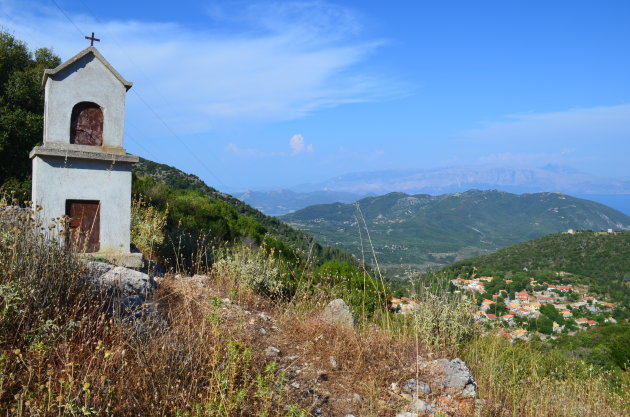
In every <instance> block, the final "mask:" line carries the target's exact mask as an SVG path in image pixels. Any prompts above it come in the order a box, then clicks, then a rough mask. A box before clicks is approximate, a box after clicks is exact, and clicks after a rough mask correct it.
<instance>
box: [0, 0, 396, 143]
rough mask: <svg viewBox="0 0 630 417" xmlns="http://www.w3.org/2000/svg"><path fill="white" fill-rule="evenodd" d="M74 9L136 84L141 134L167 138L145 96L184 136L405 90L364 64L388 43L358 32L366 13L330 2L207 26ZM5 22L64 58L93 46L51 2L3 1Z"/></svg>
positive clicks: (248, 13) (281, 6)
mask: <svg viewBox="0 0 630 417" xmlns="http://www.w3.org/2000/svg"><path fill="white" fill-rule="evenodd" d="M77 7H79V6H77ZM66 12H67V14H68V16H69V17H70V18H71V19H72V20H73V21H74V22H75V24H76V25H77V26H78V28H79V30H80V31H82V32H84V33H88V32H87V30H88V29H89V31H90V32H91V31H92V30H94V31H95V32H96V36H97V37H99V38H101V39H102V42H101V43H99V44H97V47H98V48H99V50H100V51H101V52H102V53H103V55H104V56H105V57H106V58H107V59H108V60H109V61H110V62H111V63H112V65H113V66H114V67H116V68H117V69H118V70H119V72H120V73H121V74H122V75H123V76H124V77H125V78H127V79H129V80H130V81H132V82H134V87H133V89H132V91H130V93H129V94H128V116H127V118H128V119H130V120H135V121H136V124H137V125H140V126H141V128H142V131H138V132H134V133H135V134H136V135H137V136H146V135H148V134H155V135H160V134H161V135H163V136H168V133H167V132H165V131H164V128H163V126H162V125H161V122H159V121H156V120H155V117H154V116H153V115H152V111H151V110H149V109H147V108H146V106H145V105H144V104H143V103H142V101H146V102H148V103H150V105H151V107H153V109H154V110H155V111H156V112H157V113H158V114H159V115H160V116H161V117H162V118H163V119H164V121H165V122H166V123H167V124H169V126H171V127H172V128H173V129H174V130H175V131H177V132H178V133H179V134H192V133H200V132H207V131H209V130H212V129H213V128H214V127H215V126H217V125H221V124H225V123H232V122H235V123H241V122H243V121H262V122H269V121H279V120H290V119H295V118H299V117H303V116H305V115H307V114H309V113H311V112H313V111H316V110H318V109H320V108H324V107H331V106H338V105H342V104H346V103H356V102H364V101H372V100H378V99H381V98H384V97H391V96H392V95H397V94H398V93H399V91H397V89H398V87H396V86H394V85H393V84H391V83H389V82H387V81H385V80H382V79H379V78H378V77H375V76H372V75H370V74H366V73H364V72H363V71H361V70H360V68H359V66H360V64H361V63H363V62H364V61H365V60H366V59H367V58H368V56H369V55H370V54H372V53H373V52H374V51H375V50H376V49H377V48H378V47H379V45H381V44H382V42H380V41H363V40H360V39H358V38H357V37H356V36H355V35H356V34H357V33H359V32H360V23H359V17H358V16H357V15H355V14H354V13H353V11H352V10H350V9H346V8H341V7H338V6H334V5H330V4H327V3H325V2H295V3H293V2H290V3H273V4H271V5H268V4H262V3H258V4H251V5H249V6H246V7H244V8H243V9H242V10H241V9H239V10H238V12H239V13H235V12H234V13H233V11H230V10H227V11H226V10H223V11H222V12H216V13H212V14H211V13H209V14H210V15H211V16H210V17H208V27H209V29H208V30H207V31H204V30H197V29H192V28H189V27H186V26H183V25H181V24H179V23H175V22H166V23H165V22H146V21H142V22H141V21H137V20H123V19H124V18H121V19H119V20H108V21H102V20H101V19H99V20H98V21H97V20H95V18H94V17H93V16H91V15H90V13H89V12H88V11H87V10H85V13H78V12H76V11H74V10H70V9H66ZM226 16H227V17H226ZM232 16H239V18H238V19H235V18H233V17H232ZM213 18H214V19H215V20H212V19H213ZM217 19H218V20H217ZM220 19H224V20H220ZM229 19H232V20H229ZM0 26H1V27H2V28H3V29H5V30H9V31H10V32H12V33H13V34H14V35H15V36H16V37H17V38H18V39H22V40H25V41H27V42H28V44H29V46H30V47H31V48H36V47H41V46H52V47H53V49H54V50H55V52H56V53H57V54H59V55H61V57H62V59H67V58H69V57H71V56H72V55H74V54H75V53H76V52H78V51H79V50H80V49H82V48H84V47H85V46H87V42H86V41H85V40H84V39H83V38H82V36H81V35H80V34H79V30H77V28H75V27H74V26H73V25H72V24H70V22H68V20H67V19H66V17H64V15H63V14H62V13H61V12H60V11H59V10H58V9H56V8H54V7H52V6H51V5H50V4H49V3H47V2H37V1H34V0H4V1H1V2H0ZM51 34H54V35H51ZM134 93H137V94H138V95H136V94H134Z"/></svg>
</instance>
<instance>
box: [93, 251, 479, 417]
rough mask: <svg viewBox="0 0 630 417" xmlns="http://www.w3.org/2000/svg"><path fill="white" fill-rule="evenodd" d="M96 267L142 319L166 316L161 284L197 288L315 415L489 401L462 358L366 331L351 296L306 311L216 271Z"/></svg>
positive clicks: (403, 412)
mask: <svg viewBox="0 0 630 417" xmlns="http://www.w3.org/2000/svg"><path fill="white" fill-rule="evenodd" d="M89 265H90V268H92V271H93V276H94V279H95V281H96V282H98V283H100V284H101V285H105V286H106V287H107V288H109V289H112V288H117V290H116V291H117V294H118V297H119V300H121V301H120V302H118V303H117V305H119V306H123V307H124V311H126V313H125V314H128V315H129V317H132V318H133V319H134V320H135V321H136V323H137V324H140V323H142V322H143V321H144V322H146V321H147V320H149V321H152V322H154V321H156V320H159V314H158V315H157V316H156V314H155V312H156V311H159V294H160V291H164V290H165V289H166V290H167V291H168V290H169V289H170V290H173V289H174V288H177V291H179V292H181V293H182V294H187V296H189V297H191V299H193V300H194V302H196V303H198V304H199V305H200V306H203V308H204V309H205V310H206V314H208V315H209V316H212V317H214V319H215V320H218V321H219V322H220V323H221V328H223V329H225V331H229V332H234V333H235V334H238V337H239V338H240V339H241V340H243V341H244V342H245V343H247V344H248V345H249V346H252V347H253V348H254V350H255V352H256V354H257V356H258V357H259V358H260V360H261V361H263V362H266V363H272V362H274V363H276V364H277V366H278V367H279V369H280V370H281V372H283V373H284V375H285V378H286V379H285V380H284V383H285V385H286V386H285V387H284V390H285V391H284V393H285V395H287V396H288V397H289V399H290V401H291V402H292V403H295V404H299V405H300V406H301V407H302V408H304V409H306V410H307V411H308V412H309V413H310V414H311V415H313V416H344V417H350V416H356V417H358V416H367V415H378V416H392V417H393V416H395V417H414V416H420V415H440V416H468V415H473V414H474V412H475V409H477V410H479V408H480V407H481V401H480V400H478V399H476V398H475V397H476V385H475V382H474V379H473V377H472V375H471V373H470V371H469V370H468V368H467V367H466V364H465V363H464V362H463V361H462V360H460V359H457V358H455V359H448V358H437V357H434V356H433V355H431V354H430V353H428V352H425V351H424V350H422V349H421V348H420V347H418V346H415V345H410V344H409V342H408V341H407V342H405V341H404V340H403V339H400V340H397V339H396V338H394V337H392V336H391V334H389V333H387V332H382V331H380V330H379V329H378V328H377V327H376V326H374V327H371V328H367V329H366V328H362V329H358V328H357V327H356V324H355V320H354V318H353V317H352V314H351V313H350V310H349V309H348V307H347V306H346V304H345V303H344V302H343V300H334V301H332V302H330V303H328V304H325V303H322V304H320V308H316V309H315V310H311V309H302V310H301V311H300V309H299V308H295V306H293V305H286V304H278V303H274V302H271V301H270V300H268V299H265V298H262V297H259V296H256V295H255V294H253V293H251V292H246V291H240V292H239V291H237V289H235V288H234V287H233V286H229V285H228V286H226V285H224V283H223V284H219V283H218V281H217V279H216V277H211V276H205V275H196V276H193V277H181V276H176V277H171V278H158V279H157V280H154V279H153V278H150V277H149V276H148V275H146V274H143V273H140V272H137V271H132V270H126V269H125V268H120V267H113V266H111V265H107V264H102V263H95V262H91V263H90V264H89ZM159 283H162V284H163V285H161V287H162V288H160V289H158V290H157V291H156V292H154V291H155V290H156V288H157V287H158V284H159ZM152 293H153V294H156V295H157V296H153V297H152V296H151V294H152ZM147 312H150V314H147Z"/></svg>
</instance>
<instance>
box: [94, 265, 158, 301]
mask: <svg viewBox="0 0 630 417" xmlns="http://www.w3.org/2000/svg"><path fill="white" fill-rule="evenodd" d="M88 268H89V269H90V274H91V275H92V279H93V280H94V282H95V283H96V284H98V285H99V286H101V287H103V288H105V289H112V290H115V291H116V292H117V293H118V294H120V295H122V296H128V297H129V296H132V297H134V296H135V297H141V298H144V299H146V298H147V297H148V295H149V294H150V293H151V292H152V291H153V290H155V289H156V288H157V283H156V282H155V280H154V279H153V278H152V277H150V276H149V275H147V274H145V273H143V272H139V271H136V270H133V269H129V268H124V267H122V266H114V265H110V264H107V263H104V262H88Z"/></svg>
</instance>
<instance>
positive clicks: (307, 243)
mask: <svg viewBox="0 0 630 417" xmlns="http://www.w3.org/2000/svg"><path fill="white" fill-rule="evenodd" d="M133 172H134V174H135V183H138V180H139V179H141V178H142V177H149V178H152V179H153V180H155V181H156V182H157V183H159V184H163V185H165V186H166V187H168V188H169V189H172V190H174V191H175V194H177V195H179V196H180V199H182V200H185V199H184V198H183V197H182V196H181V194H183V193H187V194H190V195H191V196H194V195H202V196H205V197H209V198H210V199H211V200H213V201H215V202H221V203H223V205H225V206H226V207H229V209H230V210H233V211H234V213H233V214H229V216H228V215H227V214H226V216H227V217H226V218H225V219H224V220H225V222H227V218H228V217H229V218H232V217H235V216H236V217H239V216H240V217H244V218H249V219H251V220H252V221H253V222H254V223H255V224H257V225H258V226H257V227H258V229H259V232H256V233H253V234H252V235H256V234H257V233H262V234H268V235H269V236H272V237H273V238H274V239H276V240H277V241H279V242H281V243H282V244H284V245H286V246H288V247H290V248H292V249H295V250H296V251H297V252H298V254H300V255H301V256H302V257H303V258H304V259H306V258H309V257H310V259H311V260H315V261H316V263H317V264H322V263H323V262H325V261H329V260H341V261H348V262H351V263H356V259H354V258H353V256H352V255H351V254H350V253H348V252H346V251H343V250H340V249H337V248H334V247H330V246H322V245H320V244H319V243H318V242H317V241H316V240H315V239H314V238H313V237H312V236H311V235H309V234H308V233H305V232H303V231H301V230H298V229H294V228H292V227H290V226H288V225H287V224H285V223H284V222H282V221H280V220H278V219H277V218H275V217H271V216H267V215H265V214H263V213H262V212H260V211H258V210H256V209H254V208H253V207H251V206H249V205H248V204H246V203H243V202H242V201H240V200H238V199H236V198H234V197H232V196H231V195H229V194H225V193H222V192H220V191H218V190H216V189H214V188H212V187H210V186H208V185H207V184H206V183H204V182H203V181H202V180H201V179H200V178H199V177H197V176H195V175H192V174H187V173H185V172H183V171H180V170H179V169H177V168H174V167H171V166H168V165H164V164H159V163H157V162H152V161H149V160H146V159H142V158H141V159H140V162H139V163H138V164H136V165H135V166H134V168H133ZM136 188H137V187H136ZM138 191H140V192H141V193H142V194H147V193H148V191H147V189H146V187H145V189H143V190H138ZM154 194H155V193H154ZM150 196H151V197H152V198H155V197H156V195H150ZM163 203H164V204H165V203H166V201H163ZM215 205H216V204H215ZM182 210H183V211H189V212H190V207H189V208H185V207H184V208H182ZM230 210H223V213H228V212H230ZM217 215H218V216H220V215H219V214H217ZM224 217H225V216H224ZM236 217H235V218H236ZM228 223H230V222H228ZM230 224H239V227H235V228H232V229H230V230H232V232H231V233H228V234H227V235H229V236H232V235H234V234H238V233H240V231H241V229H240V225H242V224H243V220H241V222H240V223H239V222H238V221H237V220H232V221H231V223H230ZM254 229H256V228H255V227H253V226H252V227H249V226H248V230H254ZM252 237H256V236H252ZM282 246H283V245H281V247H282Z"/></svg>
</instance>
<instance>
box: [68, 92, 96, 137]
mask: <svg viewBox="0 0 630 417" xmlns="http://www.w3.org/2000/svg"><path fill="white" fill-rule="evenodd" d="M70 143H75V144H77V145H90V146H101V145H102V144H103V110H102V109H101V107H100V106H99V105H98V104H96V103H92V102H89V101H83V102H81V103H77V104H76V105H75V106H74V107H73V108H72V117H71V119H70Z"/></svg>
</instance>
